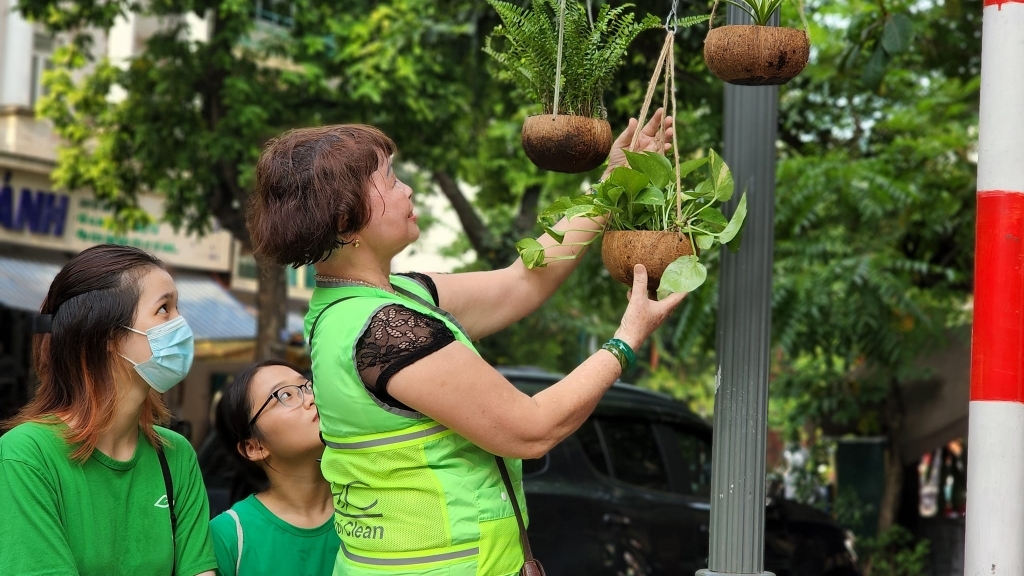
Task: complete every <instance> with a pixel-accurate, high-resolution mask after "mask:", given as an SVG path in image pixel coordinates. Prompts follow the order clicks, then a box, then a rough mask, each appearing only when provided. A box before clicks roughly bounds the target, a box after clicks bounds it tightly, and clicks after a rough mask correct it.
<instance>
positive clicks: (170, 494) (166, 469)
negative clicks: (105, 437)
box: [156, 447, 178, 576]
mask: <svg viewBox="0 0 1024 576" xmlns="http://www.w3.org/2000/svg"><path fill="white" fill-rule="evenodd" d="M156 457H157V458H159V459H160V471H161V472H163V474H164V491H165V492H166V493H167V510H168V511H169V512H170V514H171V576H174V574H175V573H176V572H177V570H178V516H177V514H175V513H174V481H173V480H172V479H171V467H170V466H168V465H167V456H165V455H164V450H163V448H162V447H160V448H157V449H156Z"/></svg>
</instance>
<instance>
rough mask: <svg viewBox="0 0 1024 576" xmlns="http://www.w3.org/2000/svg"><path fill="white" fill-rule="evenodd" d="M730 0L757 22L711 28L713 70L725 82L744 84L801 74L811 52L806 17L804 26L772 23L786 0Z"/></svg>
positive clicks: (707, 51)
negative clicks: (794, 26)
mask: <svg viewBox="0 0 1024 576" xmlns="http://www.w3.org/2000/svg"><path fill="white" fill-rule="evenodd" d="M727 1H728V2H729V3H730V4H733V5H735V6H738V7H739V8H740V9H742V10H743V11H745V12H746V13H747V14H749V15H750V16H751V18H752V19H753V21H754V24H732V25H728V26H719V27H718V28H711V29H710V30H709V31H708V35H707V38H705V39H704V61H705V62H707V65H708V68H710V69H711V72H712V73H714V75H715V76H717V77H718V78H719V79H721V80H722V81H724V82H728V83H730V84H736V85H740V86H770V85H781V84H785V83H786V82H789V81H790V80H792V79H793V78H795V77H796V76H797V75H798V74H800V72H801V71H802V70H803V69H804V67H805V66H807V59H808V58H809V57H810V53H811V44H810V41H809V40H808V32H807V30H806V28H807V21H806V19H804V28H805V29H804V30H798V29H796V28H785V27H780V26H769V25H768V21H769V19H770V18H771V15H772V14H773V13H774V12H775V10H777V9H778V7H779V6H780V5H781V4H782V0H736V1H735V2H733V1H732V0H727ZM717 6H718V2H717V1H716V2H715V7H716V8H717ZM714 12H715V11H714V10H712V12H711V19H712V21H713V20H714ZM803 16H804V14H803V7H802V6H801V7H800V17H801V18H803ZM711 24H712V23H711V22H709V26H710V25H711Z"/></svg>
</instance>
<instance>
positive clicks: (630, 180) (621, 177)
mask: <svg viewBox="0 0 1024 576" xmlns="http://www.w3.org/2000/svg"><path fill="white" fill-rule="evenodd" d="M608 181H609V182H611V183H613V184H618V185H619V186H622V188H623V189H625V191H626V193H627V194H628V195H629V197H630V198H632V197H634V196H636V195H637V193H639V192H640V191H641V190H643V189H644V188H647V185H648V184H650V182H651V180H650V178H648V177H647V175H646V174H644V173H643V172H638V171H636V170H633V169H632V168H626V167H625V166H621V167H619V168H616V169H615V170H613V171H612V175H611V176H609V177H608Z"/></svg>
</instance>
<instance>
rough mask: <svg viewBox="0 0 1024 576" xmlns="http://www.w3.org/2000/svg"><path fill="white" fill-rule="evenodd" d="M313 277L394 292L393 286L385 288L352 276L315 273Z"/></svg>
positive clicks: (318, 280) (317, 279)
mask: <svg viewBox="0 0 1024 576" xmlns="http://www.w3.org/2000/svg"><path fill="white" fill-rule="evenodd" d="M313 279H314V280H316V281H317V282H348V283H349V284H358V285H360V286H366V287H367V288H376V289H378V290H383V291H385V292H390V293H392V294H394V293H395V290H394V288H391V287H387V288H385V287H383V286H378V285H376V284H371V283H370V282H364V281H362V280H356V279H354V278H339V277H337V276H327V275H324V274H316V275H315V276H313Z"/></svg>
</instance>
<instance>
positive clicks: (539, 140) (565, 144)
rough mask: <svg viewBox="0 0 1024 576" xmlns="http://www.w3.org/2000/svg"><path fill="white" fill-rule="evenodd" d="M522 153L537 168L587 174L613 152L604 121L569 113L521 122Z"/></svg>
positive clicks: (610, 135) (547, 115)
mask: <svg viewBox="0 0 1024 576" xmlns="http://www.w3.org/2000/svg"><path fill="white" fill-rule="evenodd" d="M522 141H523V151H524V152H526V157H527V158H529V159H530V161H532V162H533V163H534V164H536V165H537V166H538V167H540V168H543V169H545V170H551V171H553V172H567V173H570V174H575V173H579V172H589V171H590V170H593V169H594V168H597V167H598V166H600V165H601V164H603V163H604V160H605V158H607V157H608V152H610V151H611V149H612V127H611V125H610V124H608V121H607V120H602V119H600V118H588V117H586V116H573V115H568V114H558V115H555V114H538V115H536V116H530V117H528V118H527V119H526V121H525V122H523V132H522Z"/></svg>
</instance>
